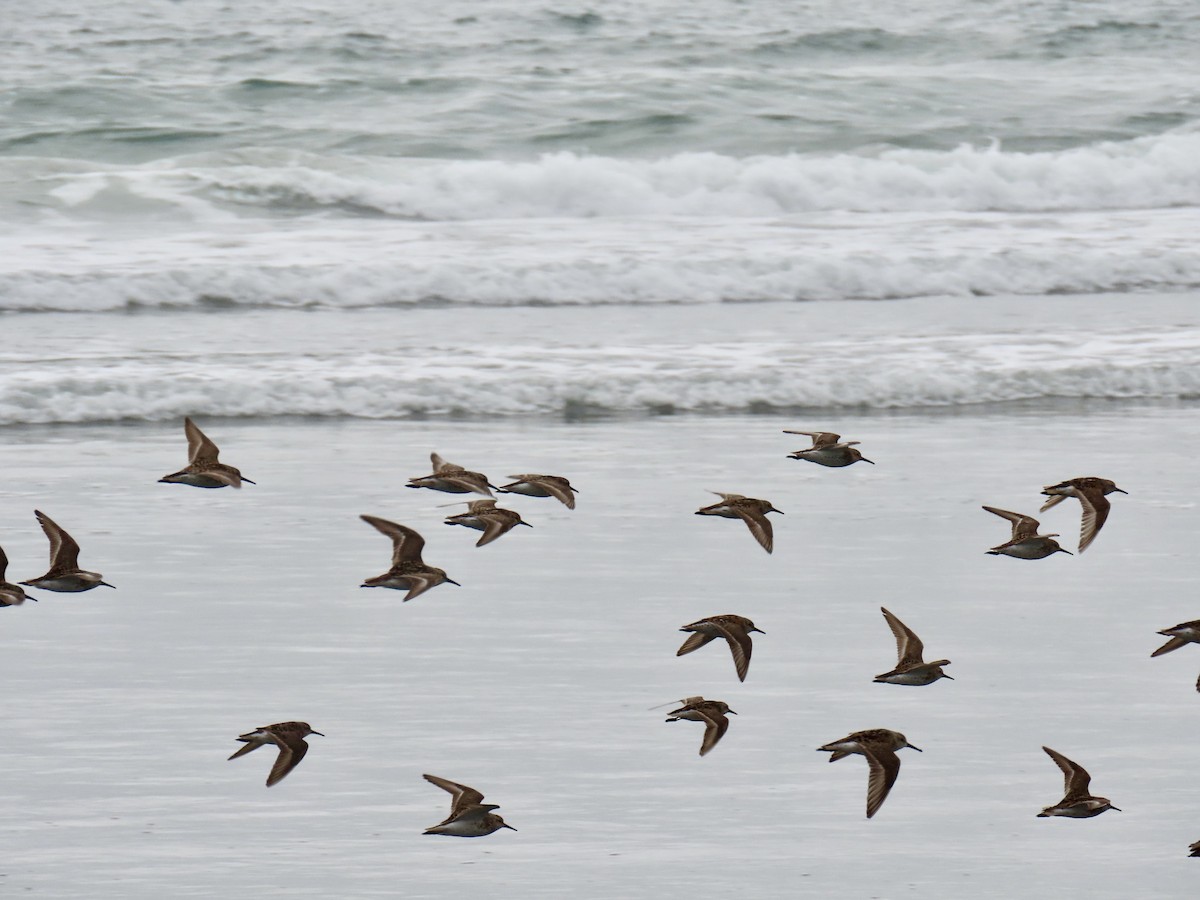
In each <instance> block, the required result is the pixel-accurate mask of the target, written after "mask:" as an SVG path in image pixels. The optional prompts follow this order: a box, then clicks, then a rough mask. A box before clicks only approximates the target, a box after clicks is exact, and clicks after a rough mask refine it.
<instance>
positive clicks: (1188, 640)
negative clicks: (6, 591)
mask: <svg viewBox="0 0 1200 900" xmlns="http://www.w3.org/2000/svg"><path fill="white" fill-rule="evenodd" d="M0 574H3V573H2V572H0ZM1159 634H1161V635H1165V636H1166V637H1168V638H1170V640H1168V641H1167V642H1166V643H1165V644H1163V645H1162V646H1161V647H1159V648H1158V649H1157V650H1155V651H1154V652H1153V653H1151V654H1150V656H1151V657H1155V656H1162V655H1163V654H1164V653H1170V652H1171V651H1172V650H1178V649H1179V648H1180V647H1182V646H1183V645H1184V644H1200V619H1197V620H1196V621H1194V622H1183V623H1181V624H1179V625H1174V626H1172V627H1171V628H1164V629H1163V630H1162V631H1160V632H1159ZM1196 690H1197V691H1200V679H1197V680H1196Z"/></svg>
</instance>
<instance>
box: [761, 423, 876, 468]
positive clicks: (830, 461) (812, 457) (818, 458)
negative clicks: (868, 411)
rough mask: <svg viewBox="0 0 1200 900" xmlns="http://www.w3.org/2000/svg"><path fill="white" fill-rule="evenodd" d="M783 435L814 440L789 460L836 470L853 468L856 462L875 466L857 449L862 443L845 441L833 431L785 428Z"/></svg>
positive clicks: (789, 455) (789, 456) (793, 454)
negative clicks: (791, 429)
mask: <svg viewBox="0 0 1200 900" xmlns="http://www.w3.org/2000/svg"><path fill="white" fill-rule="evenodd" d="M783 433H784V434H803V435H806V436H807V437H810V438H812V442H813V445H812V446H811V447H806V448H805V449H803V450H797V451H795V452H794V453H790V454H788V459H803V460H806V461H807V462H813V463H816V464H817V465H819V466H829V467H830V468H834V469H840V468H842V467H843V466H852V465H854V464H855V463H856V462H865V463H871V465H875V463H873V462H871V460H869V459H867V458H866V457H865V456H863V455H862V453H860V452H859V451H858V450H856V449H855V447H856V445H858V444H859V443H861V442H860V441H843V440H842V436H841V435H840V434H834V433H833V432H832V431H789V430H788V429H786V428H785V429H784V430H783Z"/></svg>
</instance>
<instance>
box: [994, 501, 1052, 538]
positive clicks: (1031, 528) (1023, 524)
mask: <svg viewBox="0 0 1200 900" xmlns="http://www.w3.org/2000/svg"><path fill="white" fill-rule="evenodd" d="M1042 508H1043V509H1045V507H1042ZM984 509H986V510H987V511H988V512H990V513H991V514H992V515H995V516H999V517H1000V518H1002V519H1008V521H1010V522H1012V539H1013V540H1014V541H1019V540H1022V539H1023V538H1027V537H1032V536H1033V535H1035V534H1037V530H1038V520H1037V519H1035V518H1033V516H1025V515H1022V514H1021V513H1015V512H1009V511H1008V510H1007V509H997V508H996V507H995V506H985V507H984Z"/></svg>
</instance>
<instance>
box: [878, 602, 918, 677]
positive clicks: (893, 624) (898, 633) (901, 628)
mask: <svg viewBox="0 0 1200 900" xmlns="http://www.w3.org/2000/svg"><path fill="white" fill-rule="evenodd" d="M879 609H880V610H881V611H882V612H883V617H884V618H885V619H886V620H887V623H888V627H889V628H891V629H892V634H893V635H895V637H896V655H897V657H898V662H897V663H896V668H897V669H899V668H902V667H903V666H905V665H906V664H908V663H916V664H917V665H921V664H922V663H924V662H925V656H924V654H925V645H924V644H922V643H921V639H920V638H919V637H917V635H916V633H915V632H914V631H913V630H912V629H911V628H909V627H908V626H907V625H905V624H904V623H903V622H901V621H900V620H899V619H898V618H896V616H895V614H894V613H892V612H890V611H889V610H887V609H884V608H883V607H882V606H881V607H879Z"/></svg>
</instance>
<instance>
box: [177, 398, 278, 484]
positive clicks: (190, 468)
mask: <svg viewBox="0 0 1200 900" xmlns="http://www.w3.org/2000/svg"><path fill="white" fill-rule="evenodd" d="M183 433H184V434H186V435H187V441H188V465H187V468H186V469H180V470H179V471H178V472H175V473H174V474H171V475H164V476H163V477H162V478H160V479H158V481H159V483H160V484H163V483H166V484H190V485H191V486H192V487H200V488H222V487H232V488H240V487H241V486H242V484H243V482H244V483H245V484H254V483H255V482H253V481H251V480H250V479H249V478H243V477H242V473H241V472H239V471H238V470H237V469H235V468H234V467H233V466H227V465H225V464H224V463H221V462H217V455H218V454H219V453H220V451H219V450H218V449H217V445H216V444H214V443H213V442H212V441H210V440H209V439H208V437H207V435H205V434H204V432H203V431H201V430H200V429H199V428H198V427H197V426H196V423H195V422H193V421H192V420H191V419H189V418H187V417H186V416H185V417H184V419H183Z"/></svg>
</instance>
